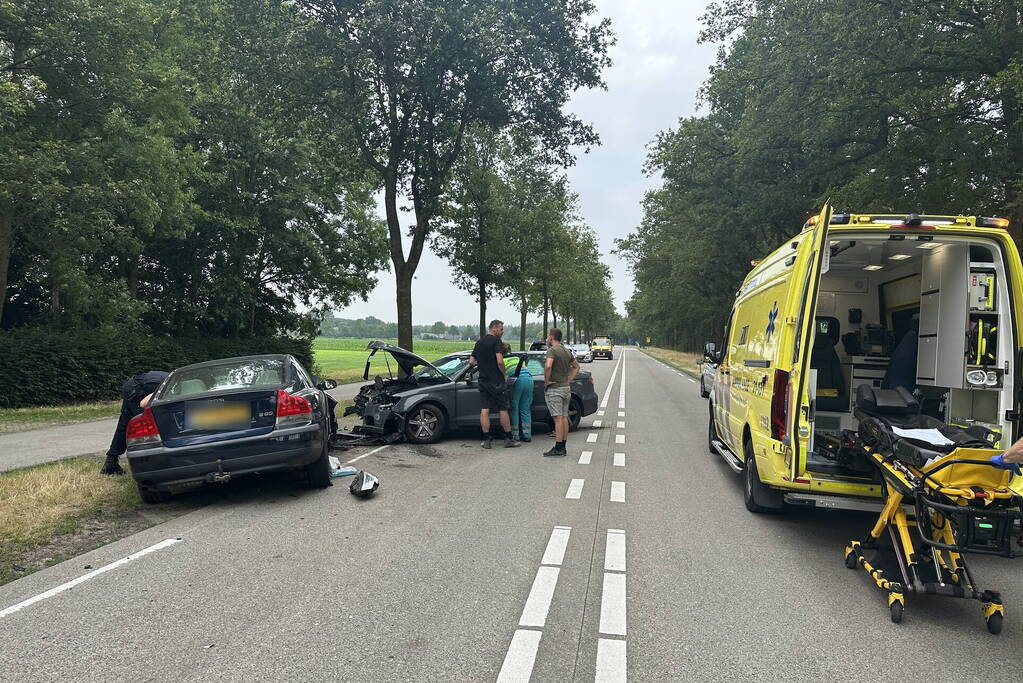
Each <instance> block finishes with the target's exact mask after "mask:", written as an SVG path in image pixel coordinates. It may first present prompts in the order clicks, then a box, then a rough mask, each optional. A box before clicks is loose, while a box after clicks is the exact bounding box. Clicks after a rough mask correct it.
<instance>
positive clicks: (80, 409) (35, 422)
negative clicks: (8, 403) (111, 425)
mask: <svg viewBox="0 0 1023 683" xmlns="http://www.w3.org/2000/svg"><path fill="white" fill-rule="evenodd" d="M120 412H121V402H120V401H98V402H96V403H75V404H72V405H66V406H36V407H33V408H0V434H9V433H11V432H22V431H25V430H28V429H40V428H42V427H52V426H54V425H65V424H76V423H78V422H89V421H90V420H102V419H104V418H107V417H117V415H118V413H120Z"/></svg>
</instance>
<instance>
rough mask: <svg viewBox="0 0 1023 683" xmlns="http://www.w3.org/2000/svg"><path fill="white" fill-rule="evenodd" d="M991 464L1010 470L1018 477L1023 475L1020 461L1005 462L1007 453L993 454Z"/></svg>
mask: <svg viewBox="0 0 1023 683" xmlns="http://www.w3.org/2000/svg"><path fill="white" fill-rule="evenodd" d="M991 464H992V465H994V466H995V467H998V468H1001V469H1003V470H1009V471H1011V472H1012V473H1013V474H1015V475H1016V476H1017V477H1019V476H1023V472H1021V471H1020V467H1019V463H1018V462H1005V454H1004V453H1003V454H1002V455H993V456H991Z"/></svg>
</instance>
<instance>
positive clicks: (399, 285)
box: [394, 264, 412, 351]
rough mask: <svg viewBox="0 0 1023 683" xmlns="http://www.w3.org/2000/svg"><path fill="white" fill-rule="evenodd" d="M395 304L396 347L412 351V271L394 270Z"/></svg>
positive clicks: (403, 267)
mask: <svg viewBox="0 0 1023 683" xmlns="http://www.w3.org/2000/svg"><path fill="white" fill-rule="evenodd" d="M394 282H395V304H396V305H397V308H398V346H400V347H401V348H403V349H407V350H409V351H411V350H412V271H410V270H409V269H408V268H406V267H405V264H402V265H401V267H400V268H398V267H396V268H395V273H394Z"/></svg>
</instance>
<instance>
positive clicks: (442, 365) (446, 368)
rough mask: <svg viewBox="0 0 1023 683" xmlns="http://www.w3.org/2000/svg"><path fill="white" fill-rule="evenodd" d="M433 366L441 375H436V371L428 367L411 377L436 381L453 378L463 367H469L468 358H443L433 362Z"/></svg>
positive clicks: (422, 368) (420, 369) (417, 371)
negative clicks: (441, 378)
mask: <svg viewBox="0 0 1023 683" xmlns="http://www.w3.org/2000/svg"><path fill="white" fill-rule="evenodd" d="M433 365H434V367H435V368H437V370H440V371H441V373H443V375H441V374H438V373H437V370H434V368H431V367H429V366H424V367H421V368H419V369H418V370H416V371H415V372H414V373H412V376H413V377H415V378H416V379H438V378H440V377H442V376H444V377H454V376H455V375H457V374H458V373H459V372H461V371H462V369H463V368H464V367H466V366H467V365H469V357H468V356H445V357H444V358H441V359H440V360H436V361H434V362H433Z"/></svg>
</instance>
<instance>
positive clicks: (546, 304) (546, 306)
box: [543, 280, 551, 341]
mask: <svg viewBox="0 0 1023 683" xmlns="http://www.w3.org/2000/svg"><path fill="white" fill-rule="evenodd" d="M550 303H551V301H550V298H549V297H548V296H547V281H546V280H544V283H543V339H544V341H547V334H548V331H547V311H548V310H549V309H550Z"/></svg>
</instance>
